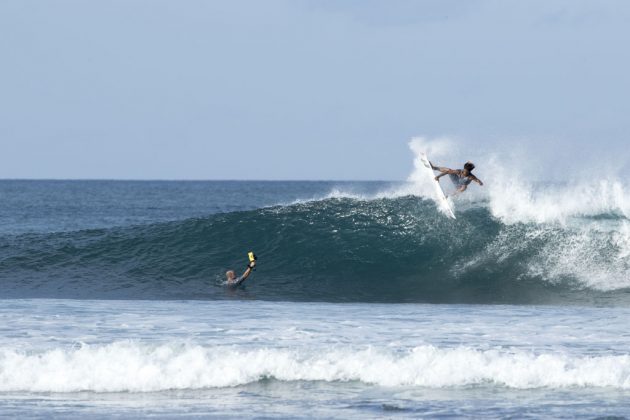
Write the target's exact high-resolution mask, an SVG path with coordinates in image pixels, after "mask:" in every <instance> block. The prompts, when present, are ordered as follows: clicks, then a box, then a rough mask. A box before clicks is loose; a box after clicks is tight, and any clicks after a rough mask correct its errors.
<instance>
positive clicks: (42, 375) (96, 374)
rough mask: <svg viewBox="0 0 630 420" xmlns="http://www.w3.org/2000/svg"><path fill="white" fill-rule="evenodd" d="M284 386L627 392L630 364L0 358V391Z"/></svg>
mask: <svg viewBox="0 0 630 420" xmlns="http://www.w3.org/2000/svg"><path fill="white" fill-rule="evenodd" d="M263 378H275V379H277V380H280V381H328V382H330V381H361V382H364V383H367V384H375V385H381V386H422V387H432V388H440V387H457V386H469V385H482V384H487V383H493V384H496V385H500V386H506V387H510V388H518V389H528V388H544V387H549V388H557V387H560V388H562V387H611V388H618V389H628V388H630V356H629V355H627V354H623V355H610V356H598V357H584V356H570V355H565V354H556V353H542V354H536V353H533V352H527V351H507V350H503V349H492V350H477V349H473V348H469V347H456V348H438V347H434V346H420V347H415V348H413V349H410V350H402V349H399V350H398V351H396V350H395V349H391V348H387V349H378V348H374V347H368V348H362V349H352V348H337V349H329V348H327V349H319V350H318V349H309V350H301V349H295V350H288V349H271V348H254V349H252V348H243V347H203V346H199V345H193V344H182V343H180V344H173V343H171V344H162V345H150V344H145V343H141V342H133V341H120V342H114V343H111V344H108V345H100V346H88V345H83V346H82V347H81V348H78V349H60V348H58V349H53V350H49V351H46V352H43V353H24V352H22V351H17V350H14V349H10V348H4V349H2V350H0V391H4V392H13V391H16V392H17V391H31V392H77V391H94V392H152V391H161V390H171V389H201V388H212V387H231V386H238V385H243V384H247V383H252V382H256V381H259V380H261V379H263Z"/></svg>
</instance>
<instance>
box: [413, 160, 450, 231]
mask: <svg viewBox="0 0 630 420" xmlns="http://www.w3.org/2000/svg"><path fill="white" fill-rule="evenodd" d="M420 160H421V161H422V165H423V166H424V167H425V168H426V173H427V176H429V177H430V179H431V182H432V183H433V185H434V186H435V193H436V195H437V201H438V205H439V206H440V208H442V210H444V212H445V213H446V215H447V216H448V217H450V218H451V219H455V213H453V207H451V203H449V201H448V199H447V198H446V195H445V194H444V190H443V189H442V186H441V185H440V181H436V180H435V174H434V173H433V169H431V163H429V158H428V157H427V154H426V153H424V152H422V153H420Z"/></svg>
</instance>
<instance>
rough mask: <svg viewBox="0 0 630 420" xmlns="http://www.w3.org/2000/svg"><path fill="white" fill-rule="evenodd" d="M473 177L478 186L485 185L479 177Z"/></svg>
mask: <svg viewBox="0 0 630 420" xmlns="http://www.w3.org/2000/svg"><path fill="white" fill-rule="evenodd" d="M471 176H472V180H473V181H475V182H476V183H477V184H479V185H483V182H481V180H480V179H479V178H477V177H476V176H474V175H471Z"/></svg>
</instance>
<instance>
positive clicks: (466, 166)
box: [464, 161, 475, 172]
mask: <svg viewBox="0 0 630 420" xmlns="http://www.w3.org/2000/svg"><path fill="white" fill-rule="evenodd" d="M464 169H466V170H467V171H469V172H470V171H472V170H473V169H475V165H474V164H473V163H472V162H471V161H468V162H466V163H464Z"/></svg>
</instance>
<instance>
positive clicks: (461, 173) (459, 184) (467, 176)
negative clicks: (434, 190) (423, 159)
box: [429, 161, 483, 196]
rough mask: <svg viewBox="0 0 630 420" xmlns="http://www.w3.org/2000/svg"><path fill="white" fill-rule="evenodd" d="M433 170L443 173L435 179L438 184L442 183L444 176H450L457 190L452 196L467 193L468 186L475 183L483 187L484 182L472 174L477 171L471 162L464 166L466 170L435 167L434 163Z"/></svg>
mask: <svg viewBox="0 0 630 420" xmlns="http://www.w3.org/2000/svg"><path fill="white" fill-rule="evenodd" d="M429 163H430V162H429ZM431 169H433V170H434V171H440V172H441V173H440V174H439V175H438V176H436V177H435V180H436V181H438V182H439V181H440V178H441V177H443V176H444V175H448V176H449V178H450V179H451V182H452V183H453V184H454V185H455V188H456V191H455V192H454V193H453V194H451V196H453V195H457V194H461V193H463V192H464V191H466V188H468V185H469V184H470V183H471V182H473V181H474V182H476V183H477V184H479V185H483V182H481V180H480V179H479V178H477V177H476V176H474V175H473V174H472V170H473V169H475V165H474V164H473V163H472V162H470V161H468V162H466V163H465V164H464V169H450V168H446V167H443V166H433V164H432V163H431Z"/></svg>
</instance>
